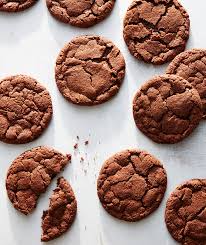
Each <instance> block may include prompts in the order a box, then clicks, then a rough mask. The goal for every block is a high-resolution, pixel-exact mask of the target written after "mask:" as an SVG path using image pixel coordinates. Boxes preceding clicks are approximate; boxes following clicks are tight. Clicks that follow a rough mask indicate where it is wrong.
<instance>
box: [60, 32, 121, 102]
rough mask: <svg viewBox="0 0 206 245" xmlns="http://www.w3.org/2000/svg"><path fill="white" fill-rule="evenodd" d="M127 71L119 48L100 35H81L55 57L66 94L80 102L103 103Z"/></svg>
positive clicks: (116, 87)
mask: <svg viewBox="0 0 206 245" xmlns="http://www.w3.org/2000/svg"><path fill="white" fill-rule="evenodd" d="M124 74H125V62H124V58H123V56H122V54H121V52H120V50H119V49H118V48H117V47H116V46H115V45H114V44H113V43H112V42H110V41H108V40H106V39H104V38H102V37H99V36H80V37H77V38H75V39H73V40H72V41H71V42H70V43H68V44H67V45H66V46H65V47H64V48H63V49H62V51H61V52H60V54H59V56H58V58H57V61H56V82H57V86H58V88H59V90H60V92H61V93H62V94H63V96H64V97H65V98H66V99H67V100H69V101H71V102H73V103H75V104H79V105H95V104H100V103H103V102H105V101H107V100H109V99H110V98H111V97H112V96H114V95H115V94H116V93H117V92H118V91H119V88H120V86H121V83H122V80H123V78H124Z"/></svg>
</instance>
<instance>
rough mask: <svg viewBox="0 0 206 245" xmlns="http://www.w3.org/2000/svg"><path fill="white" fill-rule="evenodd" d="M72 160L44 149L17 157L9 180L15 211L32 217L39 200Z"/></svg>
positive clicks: (34, 150)
mask: <svg viewBox="0 0 206 245" xmlns="http://www.w3.org/2000/svg"><path fill="white" fill-rule="evenodd" d="M70 159H71V156H70V155H67V156H65V155H63V154H61V153H60V152H58V151H56V150H54V149H51V148H48V147H44V146H41V147H37V148H33V149H31V150H29V151H26V152H24V153H23V154H21V155H20V156H19V157H17V158H16V159H15V160H14V161H13V163H12V165H11V166H10V168H9V170H8V173H7V178H6V189H7V194H8V197H9V199H10V201H11V202H12V204H13V205H14V207H15V208H16V209H17V210H19V211H20V212H22V213H24V214H26V215H27V214H29V213H31V212H32V211H33V210H34V208H35V207H36V205H37V200H38V198H39V196H40V195H41V194H42V193H44V192H45V191H46V189H47V187H48V185H49V184H50V183H51V180H52V179H53V178H54V177H55V176H56V175H57V174H58V173H59V172H60V171H62V170H63V168H64V167H65V166H66V165H67V164H68V162H69V160H70Z"/></svg>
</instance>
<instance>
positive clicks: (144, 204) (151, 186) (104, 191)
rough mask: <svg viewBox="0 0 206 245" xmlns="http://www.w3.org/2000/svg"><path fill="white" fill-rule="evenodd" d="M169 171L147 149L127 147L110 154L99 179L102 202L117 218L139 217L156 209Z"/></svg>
mask: <svg viewBox="0 0 206 245" xmlns="http://www.w3.org/2000/svg"><path fill="white" fill-rule="evenodd" d="M166 187H167V175H166V172H165V170H164V168H163V166H162V164H161V163H160V162H159V161H158V160H157V159H156V158H155V157H153V156H152V155H150V154H149V153H147V152H145V151H139V150H126V151H122V152H119V153H117V154H115V155H113V156H112V157H110V158H109V159H108V160H107V161H106V162H105V163H104V165H103V167H102V169H101V171H100V174H99V178H98V181H97V191H98V196H99V199H100V202H101V203H102V206H103V207H104V208H105V210H106V211H107V212H108V213H110V214H111V215H113V216H114V217H116V218H118V219H122V220H125V221H130V222H133V221H138V220H140V219H143V218H144V217H146V216H148V215H149V214H151V213H152V212H153V211H155V210H156V209H157V208H158V207H159V205H160V203H161V201H162V199H163V196H164V193H165V190H166Z"/></svg>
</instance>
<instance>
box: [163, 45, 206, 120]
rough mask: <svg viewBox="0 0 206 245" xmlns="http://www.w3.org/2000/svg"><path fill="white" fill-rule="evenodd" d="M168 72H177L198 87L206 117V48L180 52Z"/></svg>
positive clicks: (204, 116)
mask: <svg viewBox="0 0 206 245" xmlns="http://www.w3.org/2000/svg"><path fill="white" fill-rule="evenodd" d="M167 73H168V74H176V75H178V76H180V77H183V78H184V79H186V80H187V81H188V82H190V83H191V84H192V85H193V87H194V88H196V89H197V91H198V93H199V95H200V98H201V100H202V105H203V118H206V50H205V49H192V50H188V51H185V52H183V53H181V54H179V55H178V56H177V57H176V58H175V59H174V60H173V61H172V62H171V63H170V65H169V66H168V68H167Z"/></svg>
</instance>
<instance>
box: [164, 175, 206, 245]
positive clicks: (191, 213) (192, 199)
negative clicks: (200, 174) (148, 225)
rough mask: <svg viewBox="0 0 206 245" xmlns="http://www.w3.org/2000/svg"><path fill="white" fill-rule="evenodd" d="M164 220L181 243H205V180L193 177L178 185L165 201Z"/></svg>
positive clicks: (188, 244) (195, 244)
mask: <svg viewBox="0 0 206 245" xmlns="http://www.w3.org/2000/svg"><path fill="white" fill-rule="evenodd" d="M165 222H166V224H167V228H168V230H169V232H170V234H171V235H172V236H173V238H174V239H175V240H176V241H178V242H180V243H181V244H182V245H205V244H206V180H205V179H193V180H189V181H187V182H186V183H184V184H183V185H180V186H179V187H177V188H176V190H175V191H174V192H173V193H172V194H171V196H170V197H169V199H168V201H167V205H166V211H165Z"/></svg>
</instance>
